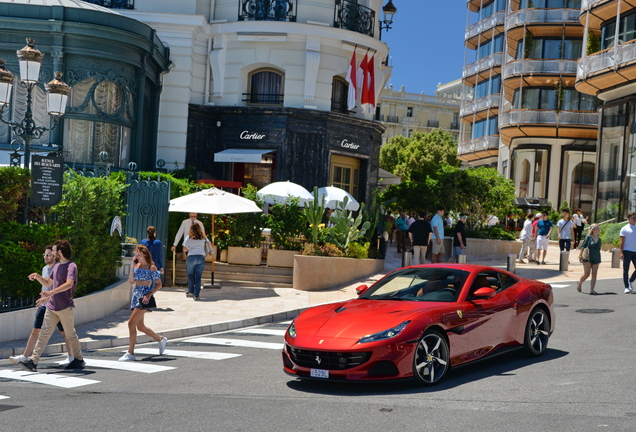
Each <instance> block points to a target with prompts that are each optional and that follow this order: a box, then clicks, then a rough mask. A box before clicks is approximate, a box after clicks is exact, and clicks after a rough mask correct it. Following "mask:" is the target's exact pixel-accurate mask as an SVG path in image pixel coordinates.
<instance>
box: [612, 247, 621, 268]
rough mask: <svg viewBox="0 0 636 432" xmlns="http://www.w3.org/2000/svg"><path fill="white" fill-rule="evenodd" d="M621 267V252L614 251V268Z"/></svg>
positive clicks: (618, 250)
mask: <svg viewBox="0 0 636 432" xmlns="http://www.w3.org/2000/svg"><path fill="white" fill-rule="evenodd" d="M620 267H621V250H620V249H616V248H614V249H612V268H620Z"/></svg>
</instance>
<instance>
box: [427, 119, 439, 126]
mask: <svg viewBox="0 0 636 432" xmlns="http://www.w3.org/2000/svg"><path fill="white" fill-rule="evenodd" d="M428 127H430V128H438V127H439V120H429V121H428Z"/></svg>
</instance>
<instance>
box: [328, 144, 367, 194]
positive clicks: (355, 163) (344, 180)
mask: <svg viewBox="0 0 636 432" xmlns="http://www.w3.org/2000/svg"><path fill="white" fill-rule="evenodd" d="M330 180H331V181H330V185H331V186H335V187H339V188H340V189H343V190H345V191H347V192H349V193H350V194H351V195H352V196H353V197H354V198H355V199H356V200H357V199H358V192H359V189H360V160H359V159H356V158H351V157H345V156H340V155H331V171H330Z"/></svg>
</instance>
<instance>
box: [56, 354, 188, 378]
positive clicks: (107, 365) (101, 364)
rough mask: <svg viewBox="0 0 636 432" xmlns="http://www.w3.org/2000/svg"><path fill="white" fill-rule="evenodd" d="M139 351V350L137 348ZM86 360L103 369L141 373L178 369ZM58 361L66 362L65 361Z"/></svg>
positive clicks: (87, 364)
mask: <svg viewBox="0 0 636 432" xmlns="http://www.w3.org/2000/svg"><path fill="white" fill-rule="evenodd" d="M135 351H139V350H135ZM157 353H158V350H157ZM84 361H85V362H86V366H91V367H98V368H103V369H116V370H125V371H130V372H141V373H155V372H165V371H167V370H170V369H176V368H175V367H172V366H159V365H154V364H148V363H147V362H120V361H114V360H97V359H87V358H84ZM58 363H60V364H61V363H64V362H63V361H61V362H58Z"/></svg>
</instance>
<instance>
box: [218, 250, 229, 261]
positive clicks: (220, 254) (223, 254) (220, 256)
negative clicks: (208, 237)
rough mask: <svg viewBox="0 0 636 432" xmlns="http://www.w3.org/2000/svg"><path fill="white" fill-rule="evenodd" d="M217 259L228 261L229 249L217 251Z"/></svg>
mask: <svg viewBox="0 0 636 432" xmlns="http://www.w3.org/2000/svg"><path fill="white" fill-rule="evenodd" d="M216 260H217V261H220V262H227V249H223V250H222V251H220V252H217V254H216Z"/></svg>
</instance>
